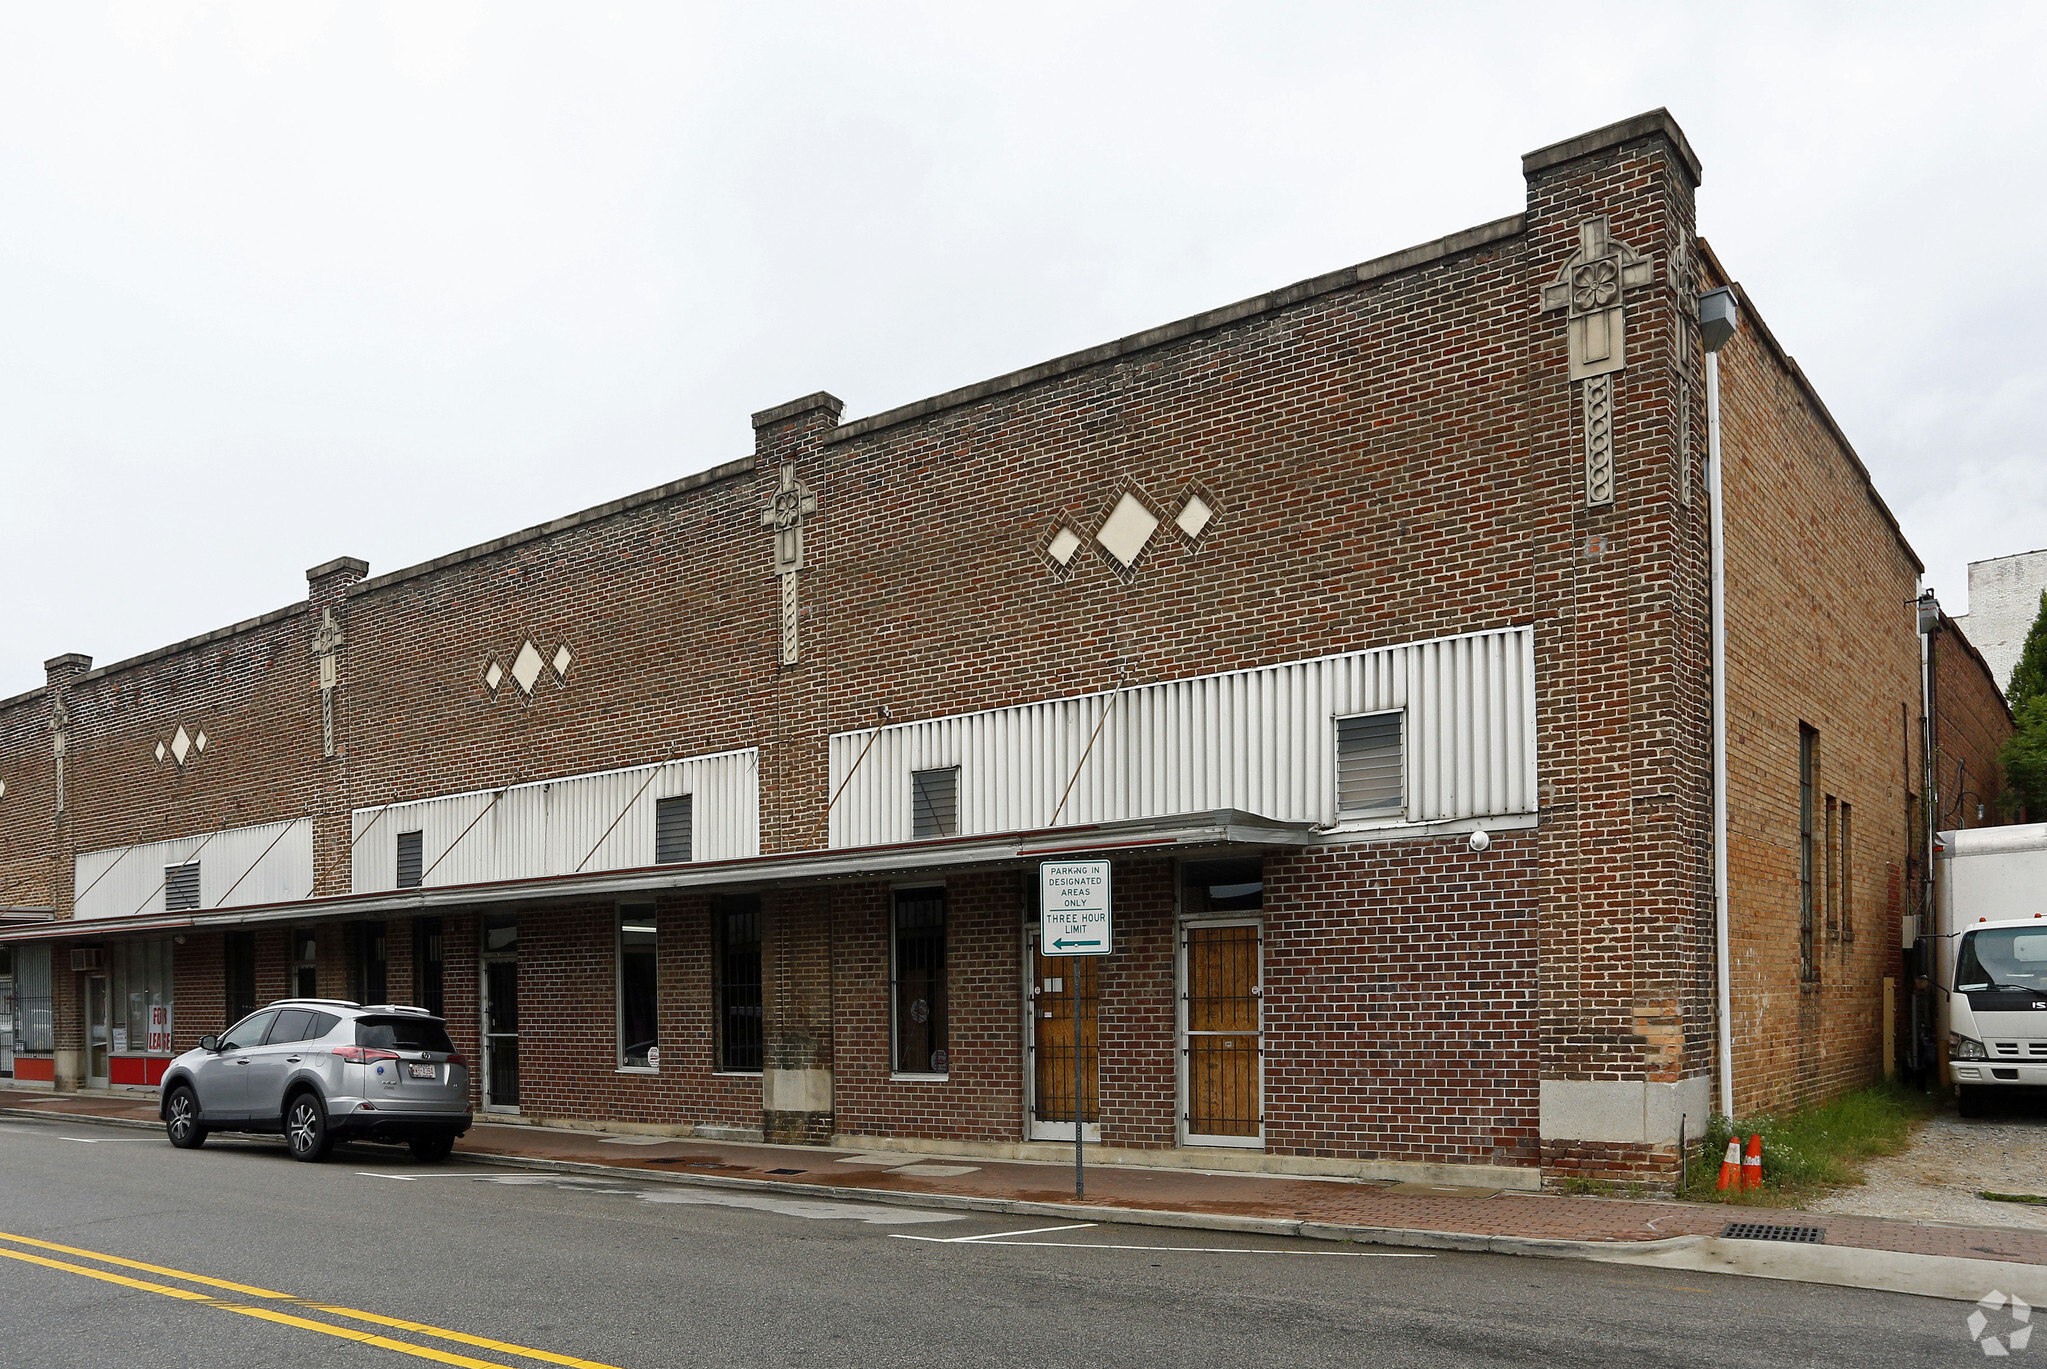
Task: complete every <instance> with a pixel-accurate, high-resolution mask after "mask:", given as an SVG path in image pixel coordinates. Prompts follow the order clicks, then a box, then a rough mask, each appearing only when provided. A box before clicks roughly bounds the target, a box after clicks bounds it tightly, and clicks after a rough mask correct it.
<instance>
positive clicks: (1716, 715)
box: [1699, 289, 1738, 1117]
mask: <svg viewBox="0 0 2047 1369" xmlns="http://www.w3.org/2000/svg"><path fill="white" fill-rule="evenodd" d="M1737 326H1738V319H1737V317H1736V312H1735V305H1734V292H1733V291H1732V290H1726V289H1721V290H1714V291H1712V292H1710V293H1709V294H1706V295H1702V296H1700V298H1699V332H1700V334H1701V335H1702V337H1703V338H1704V340H1705V344H1706V502H1707V506H1708V513H1709V518H1710V526H1711V534H1710V536H1711V547H1712V552H1711V555H1712V591H1711V593H1712V601H1713V602H1712V617H1713V962H1714V963H1713V969H1714V979H1715V981H1716V984H1715V988H1716V991H1717V993H1718V1002H1717V1004H1716V1005H1715V1006H1716V1008H1717V1009H1718V1011H1717V1013H1716V1016H1717V1017H1718V1019H1719V1024H1718V1025H1719V1032H1718V1037H1719V1039H1718V1042H1717V1044H1718V1046H1719V1057H1720V1059H1719V1070H1718V1071H1717V1072H1718V1074H1719V1075H1720V1112H1721V1115H1722V1116H1724V1117H1732V1116H1734V993H1733V984H1732V980H1733V969H1732V963H1731V956H1730V954H1729V950H1728V937H1729V925H1730V922H1731V919H1730V917H1729V915H1728V907H1727V543H1726V539H1725V536H1724V533H1723V530H1722V524H1721V516H1720V496H1721V489H1722V481H1721V478H1720V427H1721V423H1720V348H1721V346H1722V344H1724V343H1725V342H1726V341H1727V339H1728V338H1730V337H1732V336H1734V330H1735V328H1736V327H1737Z"/></svg>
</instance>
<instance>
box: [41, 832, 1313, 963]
mask: <svg viewBox="0 0 2047 1369" xmlns="http://www.w3.org/2000/svg"><path fill="white" fill-rule="evenodd" d="M1323 839H1324V836H1323V834H1322V833H1320V832H1318V831H1317V829H1316V828H1315V827H1314V826H1312V825H1311V824H1309V823H1304V822H1277V821H1274V820H1273V819H1270V818H1262V817H1259V816H1257V815H1256V814H1253V813H1245V812H1241V811H1239V810H1237V809H1234V808H1225V809H1219V810H1217V811H1215V812H1210V813H1186V814H1181V815H1179V816H1176V817H1169V818H1143V819H1137V820H1134V821H1130V822H1113V823H1100V824H1096V825H1093V826H1087V827H1055V828H1048V829H1045V830H1041V831H1034V832H1010V833H1005V834H1003V835H1000V836H979V837H950V838H941V839H936V840H931V841H911V842H900V843H897V844H895V845H891V846H868V847H856V848H853V849H851V850H838V851H795V852H789V853H787V854H782V855H770V856H751V857H747V858H745V859H742V860H724V861H704V862H699V863H693V864H688V865H656V866H648V867H644V868H641V869H637V870H606V871H603V872H601V873H598V874H589V875H555V876H548V877H545V878H539V879H515V880H500V881H495V882H491V883H484V884H451V885H445V886H441V887H438V888H426V889H400V890H395V891H392V892H388V893H376V894H339V895H334V896H331V897H327V898H309V899H298V900H294V901H292V902H288V903H269V904H251V905H246V906H243V907H238V908H223V909H220V910H218V911H214V912H197V913H177V914H162V913H159V914H153V915H150V916H146V917H125V918H91V919H86V920H84V921H78V920H70V919H67V920H65V921H61V922H52V923H43V924H41V925H39V926H34V927H0V942H24V941H50V940H60V939H78V938H83V937H100V936H110V935H114V934H117V933H144V932H164V931H179V930H185V929H192V930H200V931H203V930H206V929H207V928H212V927H241V926H247V925H250V924H252V923H303V922H318V921H331V920H333V919H336V918H355V917H393V916H397V917H403V916H408V915H416V914H432V913H435V912H447V911H454V910H458V909H463V908H481V907H487V906H492V905H502V904H507V903H538V902H552V901H555V900H559V899H572V898H606V897H620V896H631V895H635V894H658V893H665V892H669V891H673V890H677V889H706V890H709V889H773V888H784V887H788V886H792V885H802V884H819V883H826V882H833V881H850V880H860V879H876V878H892V877H896V876H901V875H916V874H943V873H945V872H948V871H958V872H961V873H964V872H966V871H969V870H988V869H1001V868H1004V867H1020V866H1023V865H1027V864H1029V863H1031V862H1032V861H1035V860H1040V859H1050V858H1053V857H1057V856H1069V855H1072V856H1079V855H1108V856H1114V855H1118V854H1122V853H1126V852H1127V853H1130V854H1137V853H1139V852H1155V853H1161V854H1163V853H1167V852H1173V851H1189V850H1215V849H1220V850H1242V851H1253V850H1263V849H1268V848H1285V847H1295V846H1306V845H1310V844H1312V843H1314V842H1316V841H1320V840H1323Z"/></svg>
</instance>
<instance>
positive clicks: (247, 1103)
mask: <svg viewBox="0 0 2047 1369" xmlns="http://www.w3.org/2000/svg"><path fill="white" fill-rule="evenodd" d="M157 1116H159V1117H160V1118H162V1119H163V1123H164V1129H165V1130H166V1131H168V1132H169V1133H170V1138H171V1144H172V1145H174V1146H177V1147H178V1148H179V1149H181V1150H190V1149H192V1148H193V1147H195V1146H201V1145H204V1144H205V1143H206V1136H207V1133H208V1132H211V1131H247V1132H269V1133H277V1132H282V1133H283V1134H284V1138H285V1139H286V1140H287V1141H289V1142H290V1143H291V1153H292V1155H293V1156H295V1157H296V1158H298V1159H301V1160H320V1159H323V1158H325V1157H326V1154H327V1151H328V1149H329V1148H330V1147H331V1146H333V1144H334V1142H335V1141H336V1140H338V1139H358V1138H359V1139H362V1140H370V1141H392V1142H405V1143H408V1144H410V1145H411V1147H412V1153H413V1154H414V1155H415V1156H417V1157H418V1158H419V1159H421V1160H426V1161H429V1162H431V1161H438V1160H444V1159H446V1158H447V1155H448V1152H449V1151H450V1150H451V1149H453V1148H454V1145H455V1138H456V1137H458V1136H460V1135H461V1134H462V1133H463V1132H465V1131H468V1130H469V1127H470V1124H471V1122H473V1121H474V1120H475V1116H474V1114H473V1113H472V1112H471V1110H470V1107H469V1062H468V1061H467V1060H465V1059H463V1058H462V1053H461V1052H460V1051H458V1050H456V1049H455V1047H454V1043H453V1042H451V1041H449V1040H448V1028H447V1025H446V1024H445V1023H444V1022H443V1021H442V1020H441V1019H440V1018H438V1017H435V1016H434V1015H433V1014H431V1013H429V1012H427V1011H426V1010H425V1009H423V1008H400V1007H392V1006H390V1005H388V1004H379V1005H376V1006H372V1007H363V1006H362V1005H361V1004H357V1003H345V1002H342V1001H341V1000H339V999H331V998H286V999H282V1000H280V1001H278V1002H276V1003H272V1004H271V1005H270V1006H269V1007H267V1008H263V1009H261V1010H259V1011H257V1012H253V1013H251V1014H249V1016H247V1017H245V1018H243V1019H242V1020H241V1021H240V1022H237V1023H235V1025H234V1026H232V1027H230V1028H229V1029H228V1030H227V1031H225V1032H222V1033H221V1034H220V1035H219V1036H217V1037H215V1036H202V1037H200V1038H199V1048H198V1049H197V1050H189V1051H186V1052H185V1053H184V1054H183V1055H181V1056H179V1057H178V1058H177V1059H175V1060H173V1061H171V1063H170V1067H169V1068H168V1069H166V1070H165V1071H164V1076H163V1094H162V1101H161V1102H160V1104H159V1105H158V1108H157Z"/></svg>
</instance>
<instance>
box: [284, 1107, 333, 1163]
mask: <svg viewBox="0 0 2047 1369" xmlns="http://www.w3.org/2000/svg"><path fill="white" fill-rule="evenodd" d="M284 1139H285V1140H287V1141H289V1142H290V1143H291V1158H292V1159H294V1160H305V1161H308V1162H313V1161H318V1160H324V1159H326V1158H327V1151H328V1150H329V1149H330V1148H331V1147H332V1146H333V1144H334V1135H333V1133H332V1132H330V1131H328V1130H327V1109H325V1108H323V1107H321V1106H320V1100H319V1098H318V1096H317V1095H315V1094H311V1093H301V1094H298V1095H297V1096H295V1097H294V1098H293V1099H292V1100H291V1102H290V1103H288V1104H286V1105H285V1109H284Z"/></svg>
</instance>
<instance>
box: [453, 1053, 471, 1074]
mask: <svg viewBox="0 0 2047 1369" xmlns="http://www.w3.org/2000/svg"><path fill="white" fill-rule="evenodd" d="M448 1063H449V1064H451V1065H460V1066H461V1067H462V1068H463V1069H465V1070H466V1069H468V1068H469V1060H468V1058H467V1057H465V1056H464V1055H463V1054H462V1052H461V1051H449V1052H448Z"/></svg>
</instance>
